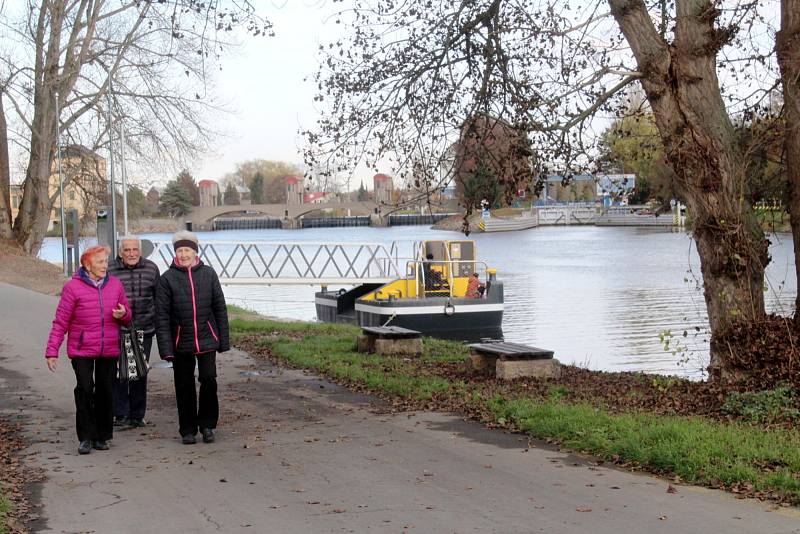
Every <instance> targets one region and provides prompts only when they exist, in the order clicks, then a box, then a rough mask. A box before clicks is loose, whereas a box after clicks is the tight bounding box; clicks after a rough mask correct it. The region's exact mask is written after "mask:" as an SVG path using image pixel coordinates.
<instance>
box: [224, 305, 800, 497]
mask: <svg viewBox="0 0 800 534" xmlns="http://www.w3.org/2000/svg"><path fill="white" fill-rule="evenodd" d="M232 318H233V319H232V322H231V326H232V332H233V341H234V344H235V345H236V346H238V347H240V348H242V349H243V350H246V351H248V352H249V353H250V354H252V355H253V356H255V357H262V358H268V359H270V360H272V361H275V362H277V363H280V364H282V365H287V366H290V367H296V368H304V369H312V370H314V371H315V372H317V373H319V374H322V375H324V376H326V377H328V378H330V379H331V380H333V381H336V382H339V383H342V384H345V385H347V386H348V387H350V388H352V389H355V390H359V391H364V392H369V393H372V394H374V395H377V396H379V397H381V398H383V399H385V400H387V401H388V402H390V403H391V404H392V406H393V407H394V408H395V409H397V410H406V409H412V410H413V409H435V410H444V411H453V412H457V413H462V414H464V415H467V416H469V417H471V418H474V419H477V420H480V421H482V422H484V423H485V424H487V425H489V426H494V427H502V428H508V429H512V430H515V431H519V432H523V433H525V434H527V435H529V436H530V437H531V438H534V439H540V440H546V441H547V442H550V443H554V444H557V445H559V446H560V447H562V448H564V449H567V450H572V451H577V452H583V453H587V454H590V455H592V456H594V457H596V458H597V459H598V460H599V461H603V462H613V463H615V464H619V465H622V466H624V467H628V468H633V469H642V470H646V471H650V472H653V473H657V474H660V475H663V476H665V477H667V478H669V479H670V480H671V481H680V482H686V483H691V484H697V485H703V486H710V487H715V488H725V489H728V490H730V491H733V492H736V493H740V494H743V495H750V496H758V497H763V498H769V499H775V500H779V501H782V502H787V503H793V504H799V503H800V478H798V473H800V433H799V432H798V431H796V430H794V428H793V426H794V421H791V420H786V419H785V418H784V416H785V415H786V414H793V413H795V412H792V411H791V410H790V411H784V410H779V413H773V414H772V416H770V417H765V416H764V413H766V412H764V411H763V410H762V411H760V410H759V405H758V402H756V407H755V412H753V413H756V414H757V415H755V416H752V415H753V413H751V412H746V411H742V412H741V413H734V410H732V409H731V407H730V406H731V404H730V403H729V402H728V403H726V399H725V397H724V395H723V394H722V393H721V392H719V391H716V390H714V387H713V386H712V385H709V384H704V383H695V382H689V381H686V380H682V379H677V378H669V377H659V376H652V375H643V374H634V373H600V372H591V371H586V370H583V369H577V368H574V367H565V368H564V373H563V376H562V378H560V379H558V380H543V379H518V380H514V381H511V382H501V381H497V380H495V379H493V378H487V377H483V376H480V375H477V374H475V373H474V372H472V371H470V370H468V369H467V368H466V366H465V365H464V364H463V360H464V358H465V357H466V355H467V349H466V348H465V347H464V346H463V345H461V344H459V343H453V342H447V341H441V340H433V339H426V340H425V350H424V353H423V354H422V355H421V356H419V357H412V358H408V357H386V356H376V355H364V354H360V353H358V352H356V349H355V340H356V335H357V334H358V329H356V328H353V327H348V326H343V325H330V324H307V323H282V322H276V321H271V320H266V319H263V318H258V317H257V316H255V315H254V314H251V313H246V314H245V313H242V311H241V310H237V309H232ZM737 399H738V400H739V401H741V400H742V399H741V398H739V397H737ZM761 402H762V403H763V401H761ZM792 402H794V401H792ZM743 413H745V414H750V416H751V417H749V420H748V418H747V417H745V415H743Z"/></svg>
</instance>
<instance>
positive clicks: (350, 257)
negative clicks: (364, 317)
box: [148, 241, 405, 285]
mask: <svg viewBox="0 0 800 534" xmlns="http://www.w3.org/2000/svg"><path fill="white" fill-rule="evenodd" d="M153 245H154V249H153V252H152V253H151V254H150V255H149V256H148V258H149V259H150V260H152V261H154V262H155V263H156V265H158V267H159V269H161V271H162V272H163V271H164V270H166V269H167V268H168V267H169V265H170V264H171V263H172V261H173V258H174V255H175V254H174V252H173V249H172V243H170V242H166V241H161V242H154V243H153ZM199 248H200V251H199V252H200V258H201V259H202V260H203V262H204V263H205V264H206V265H209V266H211V267H212V268H213V269H214V270H215V271H216V272H217V275H218V276H219V278H220V282H222V283H223V284H257V285H273V284H284V285H291V284H304V285H337V284H338V285H347V284H364V283H381V284H383V283H387V282H390V281H392V280H396V279H397V278H401V277H402V276H403V275H404V274H405V273H403V271H402V270H401V268H400V267H399V265H400V264H401V263H400V261H401V258H400V248H401V247H400V245H398V244H396V243H392V244H391V245H389V246H387V245H383V244H380V243H305V242H304V243H273V242H259V241H254V242H250V243H238V242H233V241H213V242H206V243H201V244H200V247H199Z"/></svg>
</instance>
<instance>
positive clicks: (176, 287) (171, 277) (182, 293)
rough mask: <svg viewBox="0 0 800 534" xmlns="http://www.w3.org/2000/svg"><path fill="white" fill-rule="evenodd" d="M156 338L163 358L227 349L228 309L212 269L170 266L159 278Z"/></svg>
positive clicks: (207, 267)
mask: <svg viewBox="0 0 800 534" xmlns="http://www.w3.org/2000/svg"><path fill="white" fill-rule="evenodd" d="M156 337H157V338H158V352H159V354H161V357H162V358H170V357H172V356H175V355H176V354H199V353H201V352H209V351H217V352H225V351H226V350H229V349H230V343H229V341H228V309H227V307H226V305H225V295H224V294H223V293H222V286H221V285H220V283H219V278H217V273H215V272H214V269H212V268H211V267H209V266H207V265H204V264H203V262H202V261H200V260H199V259H198V262H197V264H195V265H194V266H193V267H192V268H191V269H187V268H186V267H180V266H178V265H177V263H173V264H172V265H170V267H169V269H167V270H166V272H164V274H163V275H161V278H160V279H159V281H158V289H157V291H156Z"/></svg>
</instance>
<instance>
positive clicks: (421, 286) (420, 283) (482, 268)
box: [406, 260, 489, 297]
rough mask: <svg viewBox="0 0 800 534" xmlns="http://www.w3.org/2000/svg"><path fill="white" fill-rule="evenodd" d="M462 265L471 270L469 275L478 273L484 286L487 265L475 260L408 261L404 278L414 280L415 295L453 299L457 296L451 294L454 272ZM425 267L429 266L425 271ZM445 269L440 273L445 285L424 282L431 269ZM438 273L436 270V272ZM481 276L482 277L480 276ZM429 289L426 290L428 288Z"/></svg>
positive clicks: (486, 278) (486, 277) (453, 284)
mask: <svg viewBox="0 0 800 534" xmlns="http://www.w3.org/2000/svg"><path fill="white" fill-rule="evenodd" d="M462 264H470V265H472V266H473V268H472V269H471V270H470V273H469V274H470V275H471V274H472V273H473V272H476V273H478V279H479V280H482V282H481V283H483V284H486V282H487V280H488V278H489V277H488V274H487V270H488V268H489V267H488V265H487V264H486V262H483V261H477V260H408V261H407V262H406V278H407V279H409V280H410V279H412V278H413V279H414V282H415V283H416V286H417V288H418V291H417V293H418V294H420V295H422V294H424V295H426V296H437V297H454V296H457V295H454V294H453V288H454V287H455V278H457V276H454V275H453V273H454V272H458V271H459V270H460V269H458V267H459V266H460V265H462ZM426 265H429V266H430V267H431V268H430V269H426V268H425V267H426ZM445 266H446V267H447V269H443V270H442V273H443V274H445V275H446V281H447V284H446V285H440V284H436V283H435V282H434V281H432V280H426V272H427V271H431V272H433V269H432V268H433V267H445ZM437 272H438V270H437ZM481 274H482V276H481ZM429 287H430V288H431V289H428V288H429Z"/></svg>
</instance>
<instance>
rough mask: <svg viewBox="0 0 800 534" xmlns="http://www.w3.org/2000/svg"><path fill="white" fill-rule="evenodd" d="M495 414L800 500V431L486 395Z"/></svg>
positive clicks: (660, 465) (577, 442) (589, 446)
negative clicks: (798, 475) (613, 411)
mask: <svg viewBox="0 0 800 534" xmlns="http://www.w3.org/2000/svg"><path fill="white" fill-rule="evenodd" d="M488 406H489V408H490V410H491V412H492V413H493V414H494V415H495V417H496V418H497V419H501V420H506V421H508V422H511V423H513V424H514V425H515V426H516V427H517V428H519V429H520V430H522V431H524V432H526V433H528V434H530V435H532V436H534V437H537V438H555V439H558V440H559V441H560V442H561V443H562V444H563V445H564V446H566V447H568V448H570V449H573V450H578V451H584V452H588V453H591V454H593V455H595V456H598V457H600V458H603V459H605V460H613V461H623V462H631V463H634V464H636V465H639V466H642V467H645V468H647V469H649V470H652V471H655V472H657V473H667V474H676V475H678V476H680V477H681V478H682V479H683V480H686V481H688V482H691V483H695V484H705V485H717V484H718V483H722V484H725V485H726V486H733V485H737V484H745V483H750V484H753V486H754V488H755V490H756V491H775V490H777V491H780V492H783V493H785V494H786V495H788V496H791V500H793V501H795V502H797V501H798V500H800V480H799V479H797V478H796V477H795V476H794V474H795V473H798V472H800V447H798V445H800V434H798V432H797V431H795V430H785V429H775V430H765V429H763V428H761V427H755V426H750V425H747V424H743V423H722V422H717V421H712V420H709V419H706V418H702V417H676V416H664V415H650V414H643V413H633V414H610V413H608V412H606V411H604V410H601V409H598V408H595V407H593V406H589V405H584V404H566V403H560V402H557V401H553V400H550V401H548V402H545V403H541V402H535V401H533V400H531V399H527V398H518V399H504V398H502V397H499V396H495V397H492V398H491V399H489V400H488Z"/></svg>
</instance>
